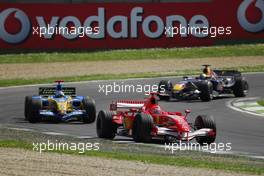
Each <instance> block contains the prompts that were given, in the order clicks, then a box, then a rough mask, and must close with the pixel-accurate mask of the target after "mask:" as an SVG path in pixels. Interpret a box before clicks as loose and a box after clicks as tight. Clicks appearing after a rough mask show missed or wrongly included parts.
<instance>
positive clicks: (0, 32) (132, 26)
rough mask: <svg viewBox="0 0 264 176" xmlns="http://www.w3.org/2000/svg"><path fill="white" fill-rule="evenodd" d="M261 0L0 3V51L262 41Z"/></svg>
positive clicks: (146, 46) (263, 25)
mask: <svg viewBox="0 0 264 176" xmlns="http://www.w3.org/2000/svg"><path fill="white" fill-rule="evenodd" d="M263 14H264V1H263V0H236V1H230V0H214V1H209V2H195V3H183V2H180V3H132V4H131V3H120V4H119V3H104V4H103V3H98V4H97V3H95V4H1V5H0V48H1V49H2V50H7V49H11V50H13V49H14V50H19V49H22V50H27V49H90V50H93V49H115V48H153V47H162V48H164V47H165V48H170V47H185V46H187V47H190V46H210V45H216V44H220V43H221V44H222V43H230V42H232V43H239V42H262V41H264V15H263Z"/></svg>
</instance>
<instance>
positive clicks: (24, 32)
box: [0, 8, 31, 44]
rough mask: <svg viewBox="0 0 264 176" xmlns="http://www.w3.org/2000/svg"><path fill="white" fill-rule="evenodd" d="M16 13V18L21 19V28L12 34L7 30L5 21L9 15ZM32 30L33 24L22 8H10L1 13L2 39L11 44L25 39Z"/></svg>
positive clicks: (0, 30) (0, 31)
mask: <svg viewBox="0 0 264 176" xmlns="http://www.w3.org/2000/svg"><path fill="white" fill-rule="evenodd" d="M13 13H14V14H15V18H16V19H18V20H19V21H20V24H21V29H20V31H19V32H18V33H16V34H10V33H8V32H7V31H6V28H5V22H6V19H7V18H8V16H9V15H11V14H13ZM30 31H31V24H30V20H29V18H28V16H27V15H26V14H25V13H24V12H23V11H21V10H19V9H16V8H9V9H6V10H4V11H2V12H1V13H0V39H2V40H4V41H5V42H7V43H10V44H16V43H20V42H22V41H24V40H25V39H26V38H27V37H28V35H29V33H30Z"/></svg>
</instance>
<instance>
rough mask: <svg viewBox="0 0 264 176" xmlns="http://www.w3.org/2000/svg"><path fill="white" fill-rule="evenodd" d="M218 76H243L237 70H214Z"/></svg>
mask: <svg viewBox="0 0 264 176" xmlns="http://www.w3.org/2000/svg"><path fill="white" fill-rule="evenodd" d="M214 72H215V74H216V75H217V76H241V72H239V71H236V70H214Z"/></svg>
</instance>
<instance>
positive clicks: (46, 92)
mask: <svg viewBox="0 0 264 176" xmlns="http://www.w3.org/2000/svg"><path fill="white" fill-rule="evenodd" d="M62 91H63V93H64V95H70V96H73V95H76V88H75V87H63V88H62ZM55 93H56V88H55V87H40V88H39V95H42V96H50V95H54V94H55Z"/></svg>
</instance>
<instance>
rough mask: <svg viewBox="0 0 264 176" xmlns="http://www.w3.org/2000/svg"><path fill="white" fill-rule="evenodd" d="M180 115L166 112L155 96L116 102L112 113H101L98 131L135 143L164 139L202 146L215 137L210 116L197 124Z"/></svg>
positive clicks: (108, 137)
mask: <svg viewBox="0 0 264 176" xmlns="http://www.w3.org/2000/svg"><path fill="white" fill-rule="evenodd" d="M189 113H190V111H189V110H186V111H185V114H182V113H181V112H167V111H165V110H163V109H162V108H161V107H160V106H159V105H158V103H157V99H156V95H155V94H154V93H152V94H151V95H150V97H149V98H147V99H145V100H143V101H127V100H125V101H116V102H113V103H112V104H111V105H110V111H100V112H99V114H98V117H97V122H96V129H97V135H98V137H100V138H107V139H113V138H114V137H115V136H116V135H121V136H127V137H132V138H133V139H134V140H135V141H136V142H149V141H150V140H151V139H157V138H158V139H162V140H164V141H165V142H166V143H171V142H175V141H190V140H192V139H194V138H195V139H196V141H197V142H198V143H199V144H205V143H206V144H210V143H213V142H214V141H215V138H216V125H215V122H214V121H213V119H212V118H211V117H208V116H205V115H199V116H198V117H196V119H195V122H194V125H192V124H191V123H188V121H187V116H188V114H189Z"/></svg>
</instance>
